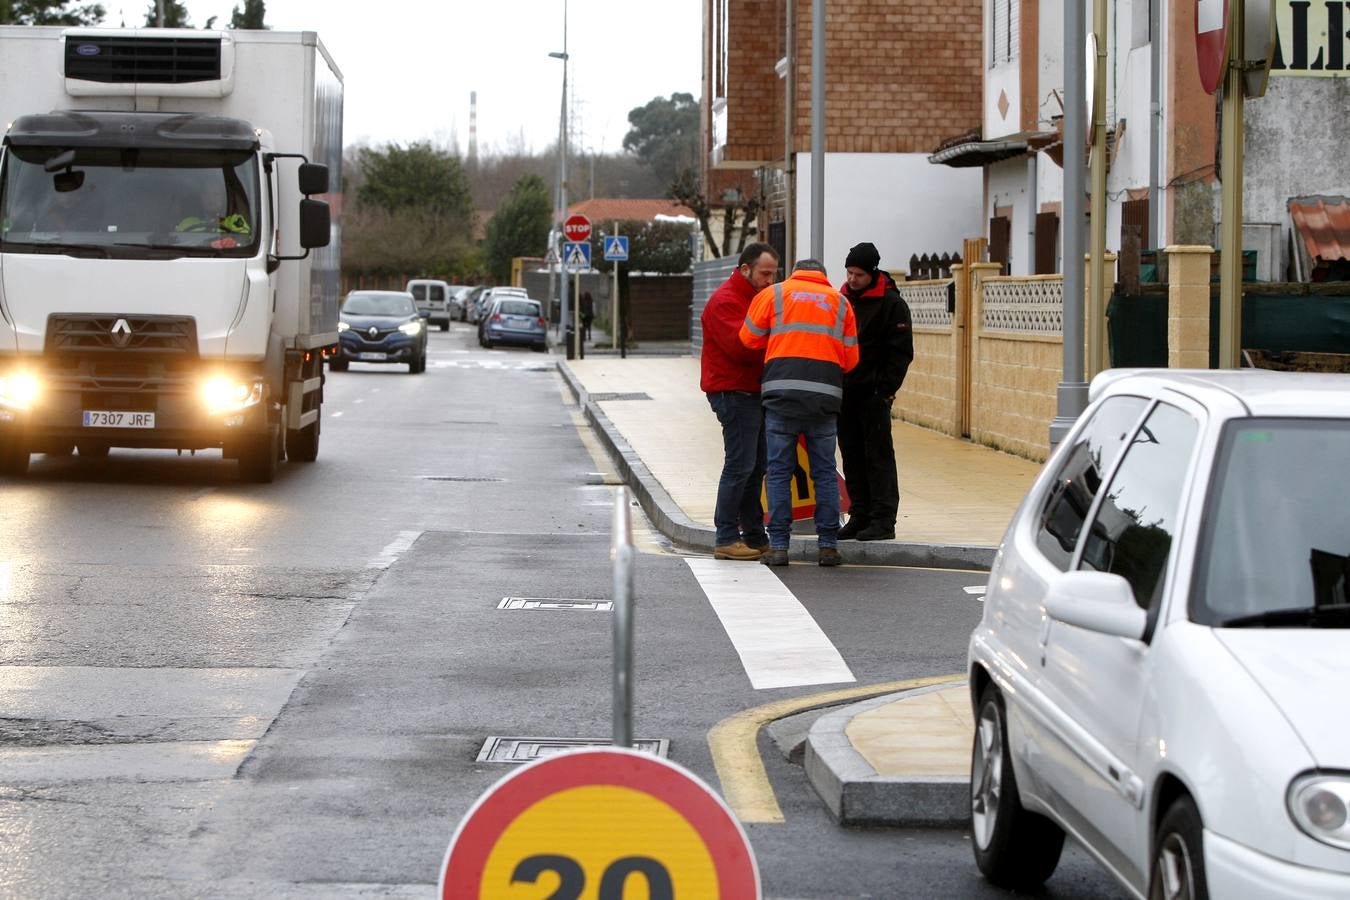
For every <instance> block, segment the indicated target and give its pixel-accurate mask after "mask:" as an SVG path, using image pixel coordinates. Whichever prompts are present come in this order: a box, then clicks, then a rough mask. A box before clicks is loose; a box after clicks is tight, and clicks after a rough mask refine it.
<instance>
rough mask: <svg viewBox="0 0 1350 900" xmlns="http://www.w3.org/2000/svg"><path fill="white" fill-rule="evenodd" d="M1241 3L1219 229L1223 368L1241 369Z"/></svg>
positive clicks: (1235, 7) (1234, 20)
mask: <svg viewBox="0 0 1350 900" xmlns="http://www.w3.org/2000/svg"><path fill="white" fill-rule="evenodd" d="M1242 7H1243V2H1242V0H1232V2H1230V3H1229V4H1228V40H1229V42H1230V45H1231V47H1232V49H1231V50H1229V52H1228V58H1227V67H1228V68H1227V71H1226V73H1225V77H1224V84H1223V136H1222V138H1221V140H1222V141H1223V151H1222V159H1221V164H1222V165H1223V171H1222V172H1221V173H1220V175H1221V176H1222V178H1223V190H1222V193H1221V196H1220V199H1221V204H1222V205H1221V212H1220V218H1221V220H1222V223H1221V225H1220V228H1219V233H1220V240H1221V242H1222V243H1221V246H1220V247H1219V368H1220V369H1236V368H1238V366H1239V365H1241V357H1242V313H1241V310H1242V140H1243V137H1242V133H1243V115H1242V113H1243V110H1242V104H1243V102H1244V99H1245V96H1244V93H1245V92H1244V90H1243V77H1242V73H1243V69H1244V68H1245V64H1246V59H1247V55H1246V53H1245V52H1244V51H1245V47H1244V46H1243V43H1244V42H1243V33H1242V32H1243V29H1244V28H1245V26H1246V22H1245V21H1244V15H1243V9H1242Z"/></svg>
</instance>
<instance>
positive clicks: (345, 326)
mask: <svg viewBox="0 0 1350 900" xmlns="http://www.w3.org/2000/svg"><path fill="white" fill-rule="evenodd" d="M351 330H352V326H350V325H348V324H347V323H346V322H339V323H338V334H341V333H342V332H344V331H351Z"/></svg>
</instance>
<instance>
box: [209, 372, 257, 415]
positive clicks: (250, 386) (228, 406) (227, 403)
mask: <svg viewBox="0 0 1350 900" xmlns="http://www.w3.org/2000/svg"><path fill="white" fill-rule="evenodd" d="M262 398H263V383H262V382H261V381H239V380H237V379H234V378H224V377H221V378H212V379H211V380H209V381H207V382H206V383H205V384H203V385H202V402H203V403H204V404H205V405H206V409H207V411H208V412H212V413H230V412H238V411H239V410H241V409H247V408H248V407H250V406H254V405H256V404H258V403H260V402H262Z"/></svg>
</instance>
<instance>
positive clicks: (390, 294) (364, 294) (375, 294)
mask: <svg viewBox="0 0 1350 900" xmlns="http://www.w3.org/2000/svg"><path fill="white" fill-rule="evenodd" d="M347 296H348V297H356V296H361V297H406V298H407V299H409V300H411V299H412V294H410V293H408V292H407V291H351V292H350V293H348V294H347Z"/></svg>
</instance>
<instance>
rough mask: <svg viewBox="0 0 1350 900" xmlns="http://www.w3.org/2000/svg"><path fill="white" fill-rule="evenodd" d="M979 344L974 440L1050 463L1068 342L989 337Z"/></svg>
mask: <svg viewBox="0 0 1350 900" xmlns="http://www.w3.org/2000/svg"><path fill="white" fill-rule="evenodd" d="M976 340H977V350H976V352H975V366H974V369H975V371H974V372H973V376H974V377H973V380H972V384H971V388H970V393H971V428H970V438H971V440H973V441H977V442H979V443H981V444H985V445H987V446H990V447H997V448H998V449H1000V450H1006V451H1008V452H1009V453H1016V454H1017V455H1018V456H1025V457H1026V458H1027V459H1034V460H1036V461H1038V462H1039V461H1042V460H1044V459H1045V458H1046V456H1047V455H1048V453H1049V449H1050V447H1049V443H1050V420H1051V419H1053V418H1054V417H1055V395H1056V391H1057V390H1058V387H1059V380H1060V377H1061V375H1062V372H1063V364H1064V341H1063V339H1062V338H1058V337H1051V336H1041V335H1030V334H1024V335H1015V334H999V333H996V332H983V333H980V334H978V335H977V337H976Z"/></svg>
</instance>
